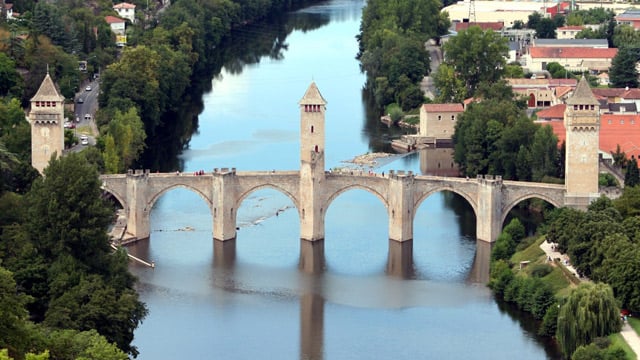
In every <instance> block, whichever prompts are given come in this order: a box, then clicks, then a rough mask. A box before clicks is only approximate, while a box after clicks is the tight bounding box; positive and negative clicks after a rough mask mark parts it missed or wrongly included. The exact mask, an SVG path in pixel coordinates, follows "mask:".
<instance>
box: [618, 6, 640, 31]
mask: <svg viewBox="0 0 640 360" xmlns="http://www.w3.org/2000/svg"><path fill="white" fill-rule="evenodd" d="M614 19H615V20H616V23H618V25H629V26H631V27H633V28H634V29H635V30H638V29H640V9H636V8H629V9H626V10H625V11H624V12H623V13H621V14H618V15H616V16H615V17H614Z"/></svg>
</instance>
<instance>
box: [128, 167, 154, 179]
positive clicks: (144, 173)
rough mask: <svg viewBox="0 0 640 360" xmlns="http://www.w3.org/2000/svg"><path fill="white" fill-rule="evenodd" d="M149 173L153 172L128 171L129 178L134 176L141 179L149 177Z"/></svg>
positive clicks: (146, 170) (147, 170)
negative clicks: (141, 177)
mask: <svg viewBox="0 0 640 360" xmlns="http://www.w3.org/2000/svg"><path fill="white" fill-rule="evenodd" d="M149 173H151V171H150V170H149V169H145V170H142V169H135V170H132V169H129V170H127V176H134V177H140V176H149Z"/></svg>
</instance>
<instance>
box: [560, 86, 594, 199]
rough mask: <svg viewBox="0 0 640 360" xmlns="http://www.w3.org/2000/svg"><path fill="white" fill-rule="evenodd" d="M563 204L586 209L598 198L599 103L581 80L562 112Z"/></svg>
mask: <svg viewBox="0 0 640 360" xmlns="http://www.w3.org/2000/svg"><path fill="white" fill-rule="evenodd" d="M564 127H565V129H566V142H565V143H566V167H565V169H566V170H565V171H566V173H565V185H566V190H567V194H566V199H565V205H567V206H574V207H581V208H583V207H586V206H588V205H589V203H591V201H593V200H594V199H596V198H597V197H598V195H599V194H598V191H599V189H598V174H599V160H598V151H597V150H598V147H599V132H600V103H599V102H598V100H596V98H595V96H593V93H592V92H591V88H590V87H589V83H588V82H587V80H586V77H582V79H580V82H579V83H578V86H577V87H576V90H575V92H574V93H573V96H572V97H570V98H569V99H567V106H566V109H565V112H564Z"/></svg>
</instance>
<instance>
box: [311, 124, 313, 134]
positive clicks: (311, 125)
mask: <svg viewBox="0 0 640 360" xmlns="http://www.w3.org/2000/svg"><path fill="white" fill-rule="evenodd" d="M311 133H312V134H313V125H311Z"/></svg>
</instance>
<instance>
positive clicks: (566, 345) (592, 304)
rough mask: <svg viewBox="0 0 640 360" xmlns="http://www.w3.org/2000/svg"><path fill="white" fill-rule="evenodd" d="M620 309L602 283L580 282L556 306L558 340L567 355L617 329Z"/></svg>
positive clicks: (608, 288) (618, 328)
mask: <svg viewBox="0 0 640 360" xmlns="http://www.w3.org/2000/svg"><path fill="white" fill-rule="evenodd" d="M620 326H621V324H620V309H619V308H618V305H617V304H616V299H615V298H614V297H613V291H612V290H611V288H610V287H609V286H608V285H607V284H603V283H596V284H594V283H585V282H583V283H580V285H579V286H578V287H577V288H576V289H574V290H573V291H571V293H570V294H569V296H568V298H567V299H566V301H565V302H564V303H563V304H562V305H561V306H560V313H559V314H558V329H557V337H558V342H559V343H560V346H561V348H562V352H563V353H564V354H565V355H566V356H570V355H571V354H572V353H573V352H574V350H575V349H577V348H578V347H579V346H581V345H586V344H589V343H590V342H591V341H593V340H594V339H595V338H597V337H602V336H607V335H609V334H611V333H614V332H618V331H620Z"/></svg>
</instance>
